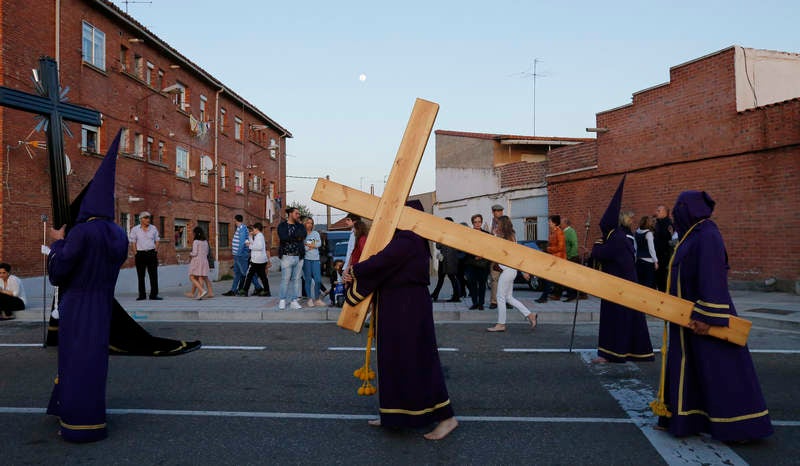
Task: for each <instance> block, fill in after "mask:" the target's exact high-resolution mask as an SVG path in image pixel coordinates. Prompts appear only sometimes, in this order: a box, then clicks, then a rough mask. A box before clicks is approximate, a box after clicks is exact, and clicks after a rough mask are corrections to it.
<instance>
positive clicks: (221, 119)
mask: <svg viewBox="0 0 800 466" xmlns="http://www.w3.org/2000/svg"><path fill="white" fill-rule="evenodd" d="M219 130H220V132H223V133H224V132H225V109H224V108H220V109H219Z"/></svg>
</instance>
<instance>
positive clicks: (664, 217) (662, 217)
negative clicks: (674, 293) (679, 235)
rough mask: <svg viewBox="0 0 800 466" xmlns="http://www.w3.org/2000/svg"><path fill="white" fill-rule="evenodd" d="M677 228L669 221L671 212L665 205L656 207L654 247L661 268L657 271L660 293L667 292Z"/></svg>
mask: <svg viewBox="0 0 800 466" xmlns="http://www.w3.org/2000/svg"><path fill="white" fill-rule="evenodd" d="M673 233H675V228H674V227H673V225H672V220H670V219H669V210H667V208H666V207H664V206H663V205H660V206H658V207H656V225H655V228H654V229H653V246H654V247H655V250H656V260H657V262H658V263H660V264H661V267H659V268H658V269H656V272H655V281H656V289H658V291H664V292H667V291H668V290H667V274H668V273H669V270H668V269H669V267H667V264H669V259H670V257H672V245H671V243H670V241H672V234H673Z"/></svg>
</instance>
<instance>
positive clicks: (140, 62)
mask: <svg viewBox="0 0 800 466" xmlns="http://www.w3.org/2000/svg"><path fill="white" fill-rule="evenodd" d="M142 68H144V58H142V56H141V55H134V56H133V75H134V76H136V77H137V78H139V79H142V78H143V77H144V70H143V69H142Z"/></svg>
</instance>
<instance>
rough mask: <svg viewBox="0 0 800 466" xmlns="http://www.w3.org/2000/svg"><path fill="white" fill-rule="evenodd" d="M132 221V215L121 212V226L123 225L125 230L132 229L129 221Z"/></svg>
mask: <svg viewBox="0 0 800 466" xmlns="http://www.w3.org/2000/svg"><path fill="white" fill-rule="evenodd" d="M129 221H130V217H129V216H128V213H127V212H122V213H120V214H119V226H121V227H122V229H123V230H125V231H126V232H127V231H130V228H131V225H130V224H129V223H128V222H129Z"/></svg>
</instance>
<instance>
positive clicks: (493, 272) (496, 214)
mask: <svg viewBox="0 0 800 466" xmlns="http://www.w3.org/2000/svg"><path fill="white" fill-rule="evenodd" d="M503 211H504V209H503V206H501V205H500V204H495V205H493V206H492V224H491V225H490V227H491V228H490V229H489V232H490V233H491V234H493V235H495V236H497V225H498V221H497V219H499V218H500V217H501V216H502V215H503ZM489 277H490V278H491V280H490V281H491V294H492V295H491V298H490V300H489V309H496V308H497V280H498V279H499V278H500V268H499V267H497V264H494V263H492V265H491V268H490V269H489Z"/></svg>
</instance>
